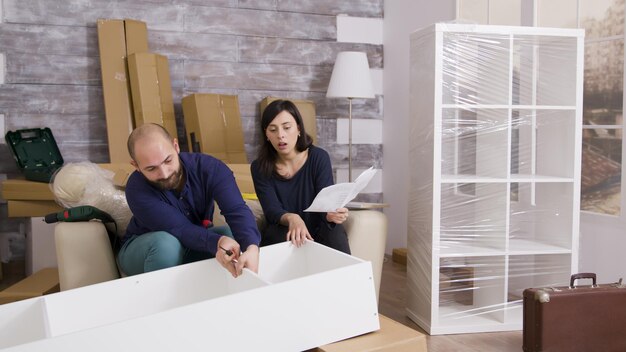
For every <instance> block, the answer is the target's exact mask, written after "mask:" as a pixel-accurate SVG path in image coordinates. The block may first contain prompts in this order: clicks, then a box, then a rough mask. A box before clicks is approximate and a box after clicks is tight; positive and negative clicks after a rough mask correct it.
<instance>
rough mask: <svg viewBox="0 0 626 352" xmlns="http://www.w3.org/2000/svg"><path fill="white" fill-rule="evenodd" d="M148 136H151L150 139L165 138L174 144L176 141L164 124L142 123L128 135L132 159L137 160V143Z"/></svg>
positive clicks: (129, 152) (129, 151)
mask: <svg viewBox="0 0 626 352" xmlns="http://www.w3.org/2000/svg"><path fill="white" fill-rule="evenodd" d="M146 138H150V139H153V138H163V139H165V140H167V141H169V142H171V143H172V144H173V143H174V139H173V138H172V136H171V135H170V134H169V133H168V132H167V130H166V129H165V128H163V126H161V125H157V124H156V123H147V124H144V125H141V126H139V127H137V128H135V129H134V130H133V132H131V134H130V136H128V143H127V146H128V154H130V157H131V159H133V160H136V159H135V145H136V144H137V143H138V142H139V141H141V140H142V139H146Z"/></svg>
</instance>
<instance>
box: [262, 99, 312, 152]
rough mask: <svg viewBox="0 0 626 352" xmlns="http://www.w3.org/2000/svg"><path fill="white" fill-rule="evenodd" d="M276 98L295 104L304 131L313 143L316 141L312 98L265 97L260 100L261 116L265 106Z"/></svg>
mask: <svg viewBox="0 0 626 352" xmlns="http://www.w3.org/2000/svg"><path fill="white" fill-rule="evenodd" d="M277 99H284V100H289V101H291V102H293V103H294V104H295V105H296V107H297V108H298V111H300V115H302V122H303V123H304V129H305V130H306V133H308V134H309V136H311V138H312V139H313V144H315V143H317V116H316V115H315V102H313V101H312V100H298V99H288V98H278V97H265V98H264V99H263V100H261V116H262V115H263V111H265V108H266V107H267V106H268V105H269V104H270V103H271V102H273V101H274V100H277Z"/></svg>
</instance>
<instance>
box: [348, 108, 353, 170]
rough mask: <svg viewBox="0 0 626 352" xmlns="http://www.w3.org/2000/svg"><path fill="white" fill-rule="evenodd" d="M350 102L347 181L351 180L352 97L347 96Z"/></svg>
mask: <svg viewBox="0 0 626 352" xmlns="http://www.w3.org/2000/svg"><path fill="white" fill-rule="evenodd" d="M348 102H349V103H350V104H349V105H350V110H349V112H350V114H349V115H348V182H352V98H348Z"/></svg>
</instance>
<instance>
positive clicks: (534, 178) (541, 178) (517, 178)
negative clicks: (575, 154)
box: [510, 174, 574, 183]
mask: <svg viewBox="0 0 626 352" xmlns="http://www.w3.org/2000/svg"><path fill="white" fill-rule="evenodd" d="M510 181H511V182H541V183H544V182H545V183H548V182H566V183H573V182H574V178H572V177H557V176H546V175H527V174H526V175H524V174H513V175H511V179H510Z"/></svg>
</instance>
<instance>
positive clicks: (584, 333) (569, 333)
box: [523, 273, 626, 352]
mask: <svg viewBox="0 0 626 352" xmlns="http://www.w3.org/2000/svg"><path fill="white" fill-rule="evenodd" d="M578 279H592V280H593V284H592V285H591V286H575V285H574V283H575V281H576V280H578ZM523 309H524V322H523V349H524V351H526V352H535V351H543V352H549V351H567V352H575V351H581V352H590V351H591V352H593V351H602V352H611V351H620V352H623V351H626V285H623V284H622V279H620V280H619V282H617V283H614V284H606V285H596V274H593V273H580V274H574V275H572V277H571V280H570V285H569V287H567V286H564V287H544V288H528V289H525V290H524V305H523Z"/></svg>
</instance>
